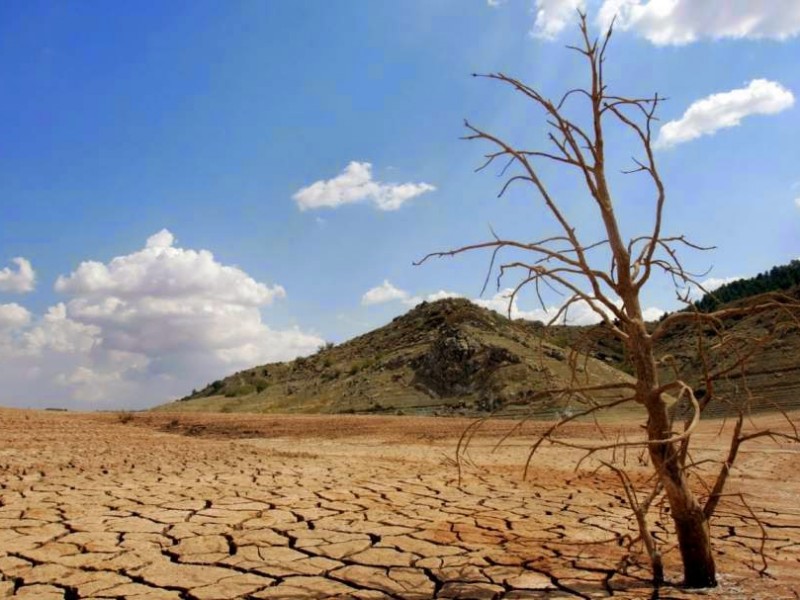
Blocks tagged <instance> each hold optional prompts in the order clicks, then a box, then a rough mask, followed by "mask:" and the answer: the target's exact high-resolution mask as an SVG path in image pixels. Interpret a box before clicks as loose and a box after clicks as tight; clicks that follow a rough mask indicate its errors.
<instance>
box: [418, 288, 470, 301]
mask: <svg viewBox="0 0 800 600" xmlns="http://www.w3.org/2000/svg"><path fill="white" fill-rule="evenodd" d="M462 297H463V296H461V294H456V293H455V292H448V291H446V290H439V291H438V292H434V293H432V294H428V295H427V296H425V301H426V302H436V301H437V300H444V299H445V298H462Z"/></svg>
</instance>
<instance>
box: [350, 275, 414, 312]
mask: <svg viewBox="0 0 800 600" xmlns="http://www.w3.org/2000/svg"><path fill="white" fill-rule="evenodd" d="M408 298H409V293H408V292H406V291H405V290H401V289H400V288H397V287H395V286H394V285H392V284H391V283H390V282H389V280H388V279H384V280H383V283H382V284H380V285H378V286H375V287H374V288H371V289H369V290H367V291H366V293H365V294H364V295H363V296H361V304H362V305H363V306H371V305H373V304H384V303H386V302H392V301H394V300H407V299H408Z"/></svg>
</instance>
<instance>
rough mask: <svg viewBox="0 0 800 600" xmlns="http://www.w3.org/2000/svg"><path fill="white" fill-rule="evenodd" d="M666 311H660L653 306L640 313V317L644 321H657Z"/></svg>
mask: <svg viewBox="0 0 800 600" xmlns="http://www.w3.org/2000/svg"><path fill="white" fill-rule="evenodd" d="M665 313H666V311H664V310H661V309H660V308H657V307H655V306H651V307H649V308H645V309H644V310H643V311H642V317H644V320H645V321H658V320H659V319H660V318H661V317H663V316H664V314H665Z"/></svg>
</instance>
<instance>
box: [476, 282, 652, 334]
mask: <svg viewBox="0 0 800 600" xmlns="http://www.w3.org/2000/svg"><path fill="white" fill-rule="evenodd" d="M512 291H513V290H511V289H510V288H508V289H504V290H501V291H499V292H497V293H496V294H495V295H494V296H492V297H491V298H486V299H484V298H478V299H475V300H473V302H474V303H475V304H477V305H478V306H483V307H484V308H488V309H490V310H493V311H495V312H497V313H500V314H501V315H503V316H504V317H507V316H509V298H510V297H511V293H512ZM620 304H621V303H620ZM560 308H561V306H558V305H552V306H547V307H545V308H544V309H542V308H541V307H539V308H535V309H533V310H523V309H520V308H519V305H518V303H517V298H514V301H513V302H512V303H511V318H512V319H525V320H528V321H542V322H543V323H549V322H550V321H551V320H552V319H553V318H554V317H555V316H556V315H557V314H558V312H559V310H560ZM602 310H603V312H604V313H605V314H607V315H610V311H609V310H608V309H605V308H603V309H602ZM663 314H664V311H663V310H661V309H660V308H656V307H649V308H645V309H644V310H643V311H642V316H643V317H644V320H645V321H655V320H657V319H659V318H660V317H661V315H663ZM600 321H602V319H601V318H600V315H598V314H597V313H596V312H595V311H594V310H592V308H591V307H590V306H589V304H588V303H587V302H585V301H583V300H580V301H578V302H575V303H573V304H572V305H571V306H570V307H569V308H568V309H567V311H566V313H565V314H562V315H561V316H559V319H558V322H557V324H564V323H566V324H567V325H594V324H596V323H599V322H600Z"/></svg>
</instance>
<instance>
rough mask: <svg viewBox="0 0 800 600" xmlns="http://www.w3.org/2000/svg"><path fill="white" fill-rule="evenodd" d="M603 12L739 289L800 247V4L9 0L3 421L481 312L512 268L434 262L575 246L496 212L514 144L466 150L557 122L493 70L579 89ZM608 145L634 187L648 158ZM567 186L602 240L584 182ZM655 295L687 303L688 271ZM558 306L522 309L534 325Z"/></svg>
mask: <svg viewBox="0 0 800 600" xmlns="http://www.w3.org/2000/svg"><path fill="white" fill-rule="evenodd" d="M701 5H702V6H701ZM715 5H716V6H715ZM577 6H582V7H584V8H586V9H587V10H588V11H589V18H590V20H591V22H592V23H593V26H595V27H596V26H597V23H598V19H601V20H602V19H604V18H607V17H608V15H609V14H611V13H612V12H618V13H619V17H618V21H617V24H618V27H617V32H616V33H615V36H614V39H613V42H612V47H611V50H610V57H609V63H608V67H607V80H608V82H609V84H610V85H611V86H612V87H613V88H614V89H616V90H618V91H619V92H620V93H622V94H630V95H647V94H650V93H652V92H654V91H658V92H659V93H660V94H663V95H666V96H668V97H669V101H668V102H667V103H665V104H664V106H663V107H662V110H661V112H660V115H661V119H662V123H664V124H666V123H670V122H673V124H672V125H671V126H670V127H669V128H667V129H666V130H665V131H670V132H671V133H670V135H669V136H668V135H667V134H666V133H664V132H662V133H663V136H662V138H663V139H662V142H663V143H662V144H661V147H660V148H659V150H658V152H657V157H658V158H657V160H658V163H659V166H660V168H661V171H662V176H663V178H664V181H665V183H666V186H667V194H668V207H667V210H666V215H667V217H666V227H667V229H668V230H669V231H674V232H676V233H685V234H686V235H687V236H688V237H690V238H691V239H692V240H694V241H697V242H699V243H703V244H707V245H716V246H717V250H715V251H713V252H711V253H699V254H698V253H695V254H687V255H686V260H687V263H688V264H689V265H690V266H692V267H695V268H697V269H698V270H705V269H707V268H710V267H713V269H712V271H711V272H710V273H709V274H708V275H707V276H706V277H708V278H714V280H724V279H726V278H729V277H736V276H748V275H753V274H755V273H757V272H759V271H762V270H765V269H767V268H769V267H771V266H772V265H775V264H783V263H786V262H788V261H789V260H791V259H793V258H797V257H798V256H800V167H799V166H798V165H800V161H798V158H800V150H799V149H798V141H797V140H799V139H800V111H798V107H797V103H796V101H795V96H796V95H797V94H798V93H800V70H798V69H797V60H798V57H799V56H800V37H798V33H800V8H799V7H798V4H797V2H793V1H790V0H763V1H759V0H752V1H751V0H748V1H746V2H745V1H744V0H726V1H725V2H723V1H722V0H709V1H708V2H706V3H692V2H688V1H687V0H649V1H648V0H604V1H602V2H601V1H600V0H597V1H588V4H587V3H584V2H581V0H507V1H505V2H487V1H486V0H469V1H467V0H421V1H414V0H404V2H401V3H389V2H369V1H366V0H363V1H355V0H352V1H349V0H348V1H345V0H343V1H341V2H318V1H311V0H309V1H303V0H297V1H294V2H270V1H266V0H264V1H258V2H256V1H252V2H246V1H236V2H222V1H216V2H207V1H195V2H183V3H180V2H146V1H142V2H136V3H128V4H125V3H110V2H106V3H99V2H98V3H63V2H38V1H26V2H22V1H14V2H6V3H3V4H2V6H0V72H1V73H2V74H3V77H2V80H3V85H2V86H0V112H1V113H2V114H3V115H5V118H4V119H3V120H2V122H0V356H2V363H0V364H1V365H2V366H0V384H2V385H0V389H1V390H2V392H0V404H2V405H12V406H54V405H57V406H70V407H76V408H88V409H106V408H117V407H120V406H127V407H134V408H139V407H145V406H150V405H153V404H156V403H159V402H162V401H164V400H167V399H170V398H172V397H175V396H179V395H183V394H184V393H187V392H188V391H190V390H191V388H192V387H197V386H201V385H203V384H204V383H206V382H207V381H209V380H211V379H213V378H216V377H218V376H221V375H224V374H227V373H230V372H232V371H235V370H238V369H240V368H244V367H247V366H251V365H253V364H258V363H261V362H266V361H270V360H279V359H288V358H291V357H293V356H295V355H297V354H300V353H307V352H310V351H313V350H314V348H316V346H317V345H319V344H320V343H322V342H323V341H325V340H331V341H336V342H340V341H343V340H346V339H348V338H350V337H352V336H353V335H356V334H359V333H363V332H364V331H367V330H369V329H371V328H373V327H375V326H378V325H381V324H383V323H385V322H386V321H387V320H389V319H390V318H391V317H392V316H394V315H396V314H399V313H401V312H403V311H405V310H408V308H409V307H410V306H413V304H414V303H416V302H418V301H419V300H420V299H424V298H427V297H429V296H431V295H434V294H437V293H438V294H439V295H440V296H441V295H443V292H446V293H450V294H458V295H463V296H466V297H469V298H477V297H478V294H479V292H480V288H481V285H482V283H483V277H484V275H485V269H486V266H487V260H488V257H487V256H486V255H484V254H471V255H465V256H461V257H459V258H457V259H450V260H446V261H435V262H430V263H427V264H425V265H424V266H419V267H415V266H413V265H412V261H414V260H415V259H418V258H419V257H421V256H422V255H424V254H425V253H427V252H429V251H433V250H440V249H448V248H450V247H454V246H458V245H462V244H466V243H469V242H473V241H482V240H485V239H486V238H487V237H488V235H489V226H492V227H493V228H494V229H495V230H496V231H498V232H499V233H501V234H502V235H503V236H504V237H518V238H521V239H534V238H536V237H544V236H545V235H547V234H549V233H552V232H553V228H552V224H551V223H549V222H548V221H547V220H546V219H545V218H543V217H542V211H541V205H540V203H539V201H538V198H537V197H536V196H535V195H534V194H533V193H532V191H531V190H529V189H525V188H518V189H516V190H514V191H512V192H511V193H509V194H508V195H506V196H504V197H503V198H502V199H497V198H496V195H497V192H498V191H499V187H500V185H501V184H502V179H500V178H499V177H498V176H497V175H498V170H497V169H494V170H491V169H490V170H487V171H484V172H482V173H478V174H475V173H473V169H474V168H475V167H476V166H478V165H479V164H480V162H481V156H482V154H483V152H485V151H486V150H487V148H486V147H485V146H481V145H480V144H479V143H476V142H466V141H461V140H459V137H460V136H461V135H463V134H464V129H463V119H464V118H468V119H469V120H470V121H471V122H473V123H474V124H476V125H479V126H480V127H481V128H483V129H485V130H488V131H492V132H495V133H497V134H498V135H502V136H505V137H507V138H508V139H510V140H513V141H515V142H520V143H523V142H524V143H525V145H529V146H539V147H543V146H544V144H545V143H546V139H545V138H544V132H545V129H544V125H543V119H542V116H541V114H540V113H537V112H536V111H534V110H532V108H531V107H530V105H529V104H527V103H526V102H524V101H522V99H521V98H519V97H516V96H515V95H514V94H513V93H512V92H510V90H508V89H504V88H503V87H501V86H500V85H498V84H496V83H493V82H491V81H486V80H477V79H474V78H472V77H470V74H471V73H473V72H493V71H502V72H505V73H508V74H510V75H514V76H516V77H519V78H521V79H523V80H525V81H526V82H528V83H529V84H531V85H533V86H535V87H537V88H539V89H541V90H542V91H543V92H544V93H545V94H547V95H550V96H554V97H555V96H559V95H560V93H562V92H563V91H565V90H566V89H569V88H571V87H574V86H576V85H581V84H583V83H585V79H586V70H585V68H584V65H583V64H582V63H581V61H580V59H579V57H578V56H577V55H576V54H575V53H573V52H570V51H568V50H565V48H564V45H565V44H567V43H574V42H575V41H576V40H577V37H576V36H577V30H576V27H575V23H574V18H573V16H572V15H573V14H574V10H575V8H576V7H577ZM698 102H699V104H697V103H698ZM609 135H610V140H611V147H610V149H609V157H610V159H611V164H612V166H613V171H614V173H617V171H618V170H619V169H622V168H626V167H627V166H629V164H630V163H629V162H628V161H629V158H630V156H631V154H632V153H633V152H634V151H635V148H634V147H633V146H632V145H631V144H630V139H629V138H624V137H621V136H620V135H618V134H617V132H616V131H614V130H613V128H612V130H611V131H610V132H609ZM542 168H543V173H544V175H545V177H546V178H547V180H548V184H549V185H550V186H551V188H552V190H553V191H554V193H555V194H556V196H557V197H558V198H559V199H563V200H562V201H563V203H564V206H565V207H566V210H567V212H568V213H569V214H570V216H571V218H572V219H573V221H574V223H575V225H576V226H577V228H578V230H579V231H580V232H586V236H587V238H590V237H592V233H594V232H597V231H598V230H597V221H596V219H595V218H594V215H593V214H592V212H591V207H590V205H589V204H588V203H587V199H586V198H585V197H584V192H583V190H582V189H581V187H580V185H579V182H578V181H576V180H575V179H574V177H572V176H571V175H570V173H569V172H565V171H563V170H559V169H555V168H551V167H550V166H548V165H543V166H542ZM611 183H612V189H613V191H614V195H615V202H616V206H617V210H618V212H619V214H620V219H621V221H622V223H623V226H624V228H625V231H626V233H627V234H628V236H631V235H634V234H637V233H639V232H641V231H642V230H643V229H644V230H646V229H647V224H648V223H649V219H650V218H651V216H652V194H651V190H650V188H649V187H648V186H647V185H646V182H645V181H644V180H642V179H641V178H639V179H638V180H637V179H636V178H634V177H632V176H627V177H624V176H622V175H616V174H615V175H614V176H613V177H612V182H611ZM148 240H149V241H148ZM146 246H147V247H146ZM17 258H21V259H23V260H22V261H17V262H13V261H14V259H17ZM115 259H116V260H115ZM112 261H114V262H112ZM28 265H29V268H28ZM3 269H5V270H3ZM59 278H60V279H59ZM712 285H713V282H712ZM497 291H498V290H496V289H490V290H488V291H487V293H486V294H484V298H483V299H484V302H485V304H487V305H490V306H493V307H499V306H501V304H502V300H501V299H500V298H495V297H494V296H495V293H496V292H497ZM547 302H548V303H551V304H552V306H557V303H558V298H555V297H554V298H548V300H547ZM644 302H645V304H646V306H647V307H649V308H650V309H651V310H652V311H653V312H652V313H651V314H657V309H660V310H673V309H675V308H677V307H678V302H677V300H676V299H675V292H674V290H673V289H672V287H671V285H670V283H669V282H668V281H666V280H664V281H654V282H653V284H652V285H651V286H650V288H649V289H648V290H646V292H645V297H644ZM537 310H539V309H537V306H536V303H535V302H534V298H533V297H532V296H525V295H523V296H522V297H521V299H520V301H519V304H518V306H517V314H518V316H527V317H530V318H536V317H537V316H541V315H540V313H539V312H537ZM577 318H581V316H580V315H578V316H577Z"/></svg>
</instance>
